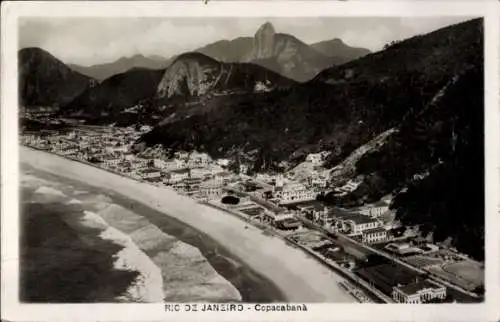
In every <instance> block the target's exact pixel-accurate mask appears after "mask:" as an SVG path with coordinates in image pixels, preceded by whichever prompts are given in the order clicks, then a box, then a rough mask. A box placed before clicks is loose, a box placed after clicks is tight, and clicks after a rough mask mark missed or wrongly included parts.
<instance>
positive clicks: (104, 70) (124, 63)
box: [69, 55, 172, 81]
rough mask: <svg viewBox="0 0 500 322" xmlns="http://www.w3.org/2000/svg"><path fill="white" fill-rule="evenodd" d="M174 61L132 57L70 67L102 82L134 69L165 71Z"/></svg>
mask: <svg viewBox="0 0 500 322" xmlns="http://www.w3.org/2000/svg"><path fill="white" fill-rule="evenodd" d="M171 61H172V59H166V58H163V57H160V56H149V57H146V56H143V55H134V56H132V57H122V58H120V59H118V60H117V61H114V62H110V63H106V64H99V65H93V66H80V65H75V64H71V65H69V66H70V67H71V68H72V69H73V70H76V71H78V72H80V73H82V74H84V75H87V76H89V77H92V78H95V79H97V80H99V81H102V80H104V79H106V78H109V77H111V76H113V75H116V74H121V73H124V72H126V71H128V70H130V69H132V68H147V69H165V68H166V67H168V65H170V62H171Z"/></svg>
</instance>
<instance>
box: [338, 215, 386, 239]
mask: <svg viewBox="0 0 500 322" xmlns="http://www.w3.org/2000/svg"><path fill="white" fill-rule="evenodd" d="M333 221H334V225H335V226H336V228H337V229H338V230H340V231H342V232H344V233H347V234H349V235H352V236H356V235H362V234H363V232H364V231H366V230H370V229H375V228H379V227H382V222H380V221H378V220H376V219H372V218H369V217H367V216H363V215H360V214H356V213H344V214H337V215H335V216H334V217H333Z"/></svg>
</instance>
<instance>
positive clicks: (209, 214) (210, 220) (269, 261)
mask: <svg viewBox="0 0 500 322" xmlns="http://www.w3.org/2000/svg"><path fill="white" fill-rule="evenodd" d="M20 156H21V158H20V160H21V163H22V164H26V165H28V166H31V167H33V168H35V169H38V170H40V171H44V172H47V173H51V174H54V175H56V176H60V177H64V178H67V179H70V180H75V181H78V182H82V183H84V184H86V185H90V186H94V187H97V188H99V189H104V190H107V191H110V192H114V193H116V194H119V195H121V196H123V197H124V198H128V199H129V200H131V201H134V202H137V203H139V204H143V205H147V206H148V207H150V208H152V209H154V210H155V211H158V212H161V213H163V214H164V215H165V216H169V217H172V218H175V219H177V220H179V221H180V222H182V223H184V224H187V225H189V226H191V227H193V228H194V229H196V230H198V231H200V232H203V233H205V234H207V235H208V236H210V237H211V238H212V239H213V240H214V241H215V242H217V243H218V244H219V245H221V246H222V247H224V248H225V249H226V250H227V251H228V252H230V253H231V254H232V255H234V256H235V257H237V258H238V259H239V260H241V261H242V262H243V263H245V264H246V265H248V266H249V267H250V268H252V269H253V270H255V271H256V272H258V273H259V274H261V275H262V276H264V277H265V278H267V279H268V280H270V281H273V283H274V284H275V285H276V286H277V288H278V289H279V290H280V291H281V292H282V293H283V295H284V296H285V298H286V300H288V301H292V302H354V299H353V298H351V297H350V296H349V295H347V294H346V293H344V291H343V290H341V289H340V288H339V286H338V285H337V282H338V281H340V280H342V278H341V277H340V276H338V275H337V274H335V273H334V272H333V271H331V270H329V269H328V268H326V267H325V266H323V265H321V264H320V263H319V262H317V261H316V260H315V259H313V258H311V257H309V256H307V255H306V254H305V253H303V252H302V251H301V250H298V249H295V248H293V247H291V246H289V245H287V244H286V243H285V242H284V241H282V240H281V239H279V238H276V237H273V236H268V235H266V234H264V233H263V232H262V231H261V230H259V229H257V228H255V227H252V226H250V227H248V229H245V226H246V225H247V224H246V223H245V222H243V221H241V220H240V219H238V218H235V217H234V216H232V215H230V214H227V213H225V212H223V211H219V210H217V209H213V208H211V207H207V206H203V205H200V204H198V203H196V202H195V201H194V200H192V199H190V198H187V197H184V196H181V195H179V194H177V193H176V192H175V191H173V190H172V189H170V188H167V187H155V186H152V185H149V184H146V183H140V182H137V181H134V180H131V179H128V178H125V177H122V176H119V175H115V174H112V173H109V172H107V171H104V170H101V169H97V168H95V167H92V166H89V165H85V164H82V163H79V162H75V161H70V160H67V159H64V158H62V157H58V156H56V155H53V154H49V153H45V152H42V151H37V150H32V149H29V148H25V147H21V148H20Z"/></svg>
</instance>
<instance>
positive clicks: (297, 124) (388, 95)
mask: <svg viewBox="0 0 500 322" xmlns="http://www.w3.org/2000/svg"><path fill="white" fill-rule="evenodd" d="M481 26H482V25H481V21H480V20H479V21H478V20H473V21H469V22H466V23H462V24H459V25H455V26H451V27H449V28H444V29H441V30H438V31H436V32H433V33H430V34H428V35H424V36H416V37H413V38H411V39H408V40H406V41H403V42H401V43H398V44H395V45H393V46H391V47H389V48H387V49H386V50H384V51H381V52H378V53H374V54H369V55H367V56H365V57H362V58H359V59H357V60H355V61H352V62H349V63H347V64H345V65H342V66H338V67H333V68H330V69H327V70H325V71H323V72H321V73H320V74H319V75H318V76H317V77H316V78H315V79H313V80H311V81H310V82H307V83H304V84H297V85H294V86H290V87H289V88H282V89H279V90H275V91H271V92H268V93H261V94H260V95H253V94H252V93H247V94H244V93H242V94H240V95H232V96H228V97H223V98H220V97H213V98H207V99H205V100H204V101H203V104H204V105H206V106H211V107H212V108H211V109H206V110H204V113H201V114H197V115H193V116H192V117H188V118H185V119H180V120H178V121H175V122H169V123H168V127H167V126H159V127H157V128H156V129H155V130H154V131H153V132H151V133H150V134H149V135H148V136H146V137H144V141H145V142H147V143H150V144H153V143H163V144H165V145H167V146H169V145H175V146H178V147H179V148H186V147H189V146H193V145H194V146H196V147H197V148H201V146H203V149H205V150H207V151H208V152H210V153H213V154H214V155H215V156H226V157H227V156H229V157H231V156H234V154H237V153H244V154H248V153H250V152H252V153H253V152H255V151H257V155H261V157H260V158H261V159H262V160H263V159H265V162H263V161H262V160H261V161H262V162H261V161H257V159H259V157H256V156H255V157H254V158H253V159H252V160H253V162H254V163H255V165H256V168H259V167H262V166H263V165H264V164H265V167H268V166H269V167H272V166H273V165H276V164H278V163H279V162H280V161H283V160H287V161H291V162H298V161H300V160H301V159H303V158H305V155H306V153H309V152H313V151H320V150H329V151H331V152H332V153H331V154H330V157H329V160H328V164H330V165H331V166H333V165H335V164H336V163H339V162H341V161H342V160H343V159H344V158H346V157H347V156H348V155H349V154H350V153H351V152H352V151H354V150H355V149H356V148H357V147H358V146H360V145H362V144H364V143H366V142H368V141H370V140H371V139H373V138H375V137H376V136H377V135H378V134H380V133H382V132H384V131H387V130H388V129H390V128H393V127H397V126H399V125H400V124H401V122H402V120H403V119H404V118H405V117H407V115H411V114H416V113H418V112H419V111H420V110H422V108H424V107H425V106H426V105H427V104H428V102H429V101H430V100H431V99H432V98H433V97H434V96H435V95H436V93H437V92H438V91H439V90H441V89H442V88H443V86H445V84H446V83H447V82H449V80H450V79H451V78H452V77H454V76H455V75H456V74H457V73H459V72H460V71H462V70H464V69H467V68H470V66H480V65H481V64H482V45H481V44H482V40H481V39H482V27H481ZM450 57H453V59H450ZM200 104H201V103H200ZM200 110H203V109H201V107H200V108H199V109H197V111H200ZM195 125H196V126H195ZM194 137H196V138H199V141H196V140H194V139H193V138H194Z"/></svg>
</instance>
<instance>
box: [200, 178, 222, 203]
mask: <svg viewBox="0 0 500 322" xmlns="http://www.w3.org/2000/svg"><path fill="white" fill-rule="evenodd" d="M199 190H200V197H201V198H202V199H205V200H215V199H219V198H221V197H222V195H223V193H224V192H223V190H222V185H221V182H220V181H217V180H209V181H205V182H202V183H201V184H200V186H199Z"/></svg>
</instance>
